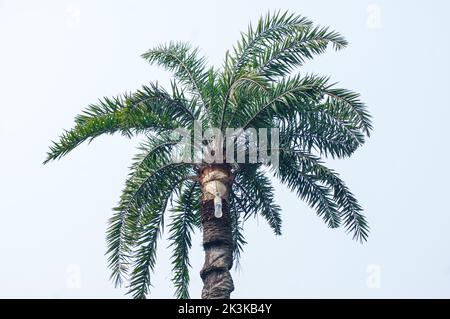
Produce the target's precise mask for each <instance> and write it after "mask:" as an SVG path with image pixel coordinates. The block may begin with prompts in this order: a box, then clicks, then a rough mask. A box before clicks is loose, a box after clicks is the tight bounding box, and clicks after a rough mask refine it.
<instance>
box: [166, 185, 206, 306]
mask: <svg viewBox="0 0 450 319" xmlns="http://www.w3.org/2000/svg"><path fill="white" fill-rule="evenodd" d="M200 197H201V193H200V189H199V185H198V183H197V182H196V181H188V182H187V183H186V185H185V187H184V188H183V189H182V190H181V195H180V197H179V198H178V199H177V200H176V202H175V206H174V208H173V210H172V211H173V216H172V223H171V224H170V225H169V228H170V230H169V233H170V236H169V241H171V244H170V246H169V247H173V255H172V265H173V269H172V271H173V273H174V276H173V278H172V281H173V283H174V285H175V288H176V291H175V295H176V297H177V298H179V299H189V268H190V263H189V250H190V248H191V246H192V241H191V233H192V232H193V230H194V228H196V227H200V200H199V199H200Z"/></svg>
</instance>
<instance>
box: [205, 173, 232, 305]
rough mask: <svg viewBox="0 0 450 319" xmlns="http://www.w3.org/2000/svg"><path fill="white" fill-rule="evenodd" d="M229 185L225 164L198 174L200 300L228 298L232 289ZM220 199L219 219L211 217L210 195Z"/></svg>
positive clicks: (229, 178)
mask: <svg viewBox="0 0 450 319" xmlns="http://www.w3.org/2000/svg"><path fill="white" fill-rule="evenodd" d="M231 183H232V175H231V170H230V167H229V166H228V165H227V164H211V165H208V166H204V167H203V168H202V169H201V172H200V185H201V187H202V192H203V195H202V225H203V248H204V250H205V264H204V265H203V268H202V270H201V271H200V276H201V278H202V280H203V290H202V298H203V299H229V298H230V294H231V292H232V291H233V290H234V285H233V279H232V278H231V274H230V269H231V267H232V266H233V242H232V235H231V218H230V210H229V205H228V195H229V190H230V187H231ZM217 192H218V193H219V194H220V197H221V198H222V217H220V218H216V217H215V216H214V196H215V194H216V193H217Z"/></svg>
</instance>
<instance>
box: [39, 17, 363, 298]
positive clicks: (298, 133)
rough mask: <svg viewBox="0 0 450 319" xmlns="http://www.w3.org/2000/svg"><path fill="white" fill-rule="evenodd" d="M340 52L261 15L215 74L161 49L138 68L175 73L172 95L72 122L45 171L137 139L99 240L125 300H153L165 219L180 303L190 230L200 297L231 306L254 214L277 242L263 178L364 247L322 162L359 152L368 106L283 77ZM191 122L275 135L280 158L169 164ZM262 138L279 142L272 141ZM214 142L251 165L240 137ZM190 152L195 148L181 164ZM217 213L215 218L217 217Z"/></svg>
mask: <svg viewBox="0 0 450 319" xmlns="http://www.w3.org/2000/svg"><path fill="white" fill-rule="evenodd" d="M346 45H347V42H346V40H345V39H344V38H343V37H342V36H341V35H340V34H339V33H337V32H335V31H331V30H329V28H326V27H320V26H313V24H312V23H311V21H309V20H308V19H306V18H304V17H302V16H299V15H295V14H289V13H287V12H274V13H268V14H267V15H265V16H263V17H261V18H260V19H259V21H258V24H257V25H256V26H252V25H250V26H249V28H248V31H247V32H246V33H244V34H242V38H241V39H240V41H239V42H238V43H237V45H236V46H235V47H234V48H233V50H232V51H231V52H227V53H226V56H225V61H224V64H223V66H222V68H220V69H217V68H214V67H207V64H206V60H205V59H204V58H203V57H201V56H200V53H199V51H198V50H197V49H193V48H191V46H190V45H188V44H185V43H173V42H171V43H168V44H166V45H161V46H158V47H156V48H154V49H151V50H149V51H148V52H146V53H144V54H143V55H142V57H143V58H144V59H145V60H147V61H148V62H150V63H156V64H158V65H160V66H163V67H164V68H166V69H167V70H169V71H171V72H172V73H173V81H172V82H171V88H170V90H165V89H164V88H162V87H161V86H159V85H158V84H149V85H145V86H143V87H142V88H141V89H139V90H137V91H136V92H134V93H125V94H123V95H120V96H118V97H113V98H104V99H102V100H100V101H99V102H98V103H96V104H93V105H90V106H89V107H88V108H87V109H85V110H84V111H83V113H82V114H80V115H78V116H77V117H76V118H75V126H74V128H72V129H71V130H69V131H65V132H64V133H63V134H62V136H61V137H60V138H59V140H58V141H57V142H53V144H52V146H51V147H50V151H49V152H48V156H47V159H46V160H45V162H44V163H47V162H49V161H51V160H56V159H59V158H61V157H62V156H64V155H66V154H67V153H68V152H70V151H71V150H73V149H74V148H75V147H77V146H78V145H80V144H81V143H83V142H85V141H91V140H92V139H94V138H95V137H97V136H100V135H102V134H113V133H116V132H120V133H121V134H122V135H125V136H127V137H133V136H136V135H143V137H144V141H143V142H142V144H141V146H140V152H139V154H138V155H136V156H135V158H134V161H133V164H132V165H131V173H130V174H129V177H128V179H127V181H126V183H125V188H124V190H123V193H122V195H121V197H120V201H119V204H118V206H117V207H116V208H114V215H113V216H112V217H111V219H110V221H109V227H108V230H107V243H108V251H107V255H108V256H109V258H108V262H109V267H110V268H111V271H112V275H111V279H112V280H113V281H114V283H115V284H116V286H119V285H121V284H122V283H123V282H124V281H125V280H126V281H127V285H128V287H129V293H130V294H132V296H133V297H135V298H145V296H146V295H147V294H148V293H149V286H150V280H151V274H152V271H153V268H154V266H155V259H156V247H157V240H158V238H159V237H160V235H161V233H162V231H163V228H164V225H165V223H164V219H165V214H166V211H169V212H170V214H171V216H170V217H171V221H170V223H169V224H168V225H167V226H168V231H169V237H168V239H169V240H170V242H171V244H170V248H171V249H172V250H173V258H172V265H173V278H172V280H173V283H174V285H175V288H176V296H177V297H179V298H189V292H188V286H189V277H190V275H189V268H190V263H189V255H188V252H189V249H190V248H191V235H192V232H193V231H194V230H195V229H197V228H198V229H200V230H201V231H202V232H203V247H204V251H205V263H204V266H203V268H202V269H201V272H200V275H201V278H202V280H203V283H204V287H203V290H202V298H229V297H230V294H231V292H232V291H233V290H234V285H233V280H232V278H231V275H230V269H231V268H232V265H233V262H234V263H237V262H238V260H239V256H240V254H241V253H242V248H243V246H244V244H245V243H246V242H245V238H244V235H243V222H244V221H245V220H247V219H248V218H249V217H251V216H256V215H258V214H259V215H260V216H262V218H264V219H265V220H267V222H268V224H269V225H270V227H271V228H272V230H273V232H274V233H275V234H276V235H280V234H281V220H282V218H281V210H280V207H279V206H278V205H277V204H276V203H275V202H274V194H273V192H274V188H273V187H272V185H271V179H270V178H269V177H268V175H269V174H270V175H273V176H275V177H277V178H278V179H279V180H280V181H281V182H282V183H283V184H285V185H287V187H288V188H289V189H290V190H292V191H294V192H296V194H297V195H298V197H300V198H301V199H303V200H305V201H306V202H307V203H308V204H309V205H310V206H311V207H312V208H313V209H315V211H316V212H317V214H318V215H319V216H320V217H322V218H323V220H324V221H325V223H326V224H327V225H328V227H330V228H336V227H339V226H340V225H343V226H344V227H345V228H346V230H347V231H348V232H351V233H352V234H353V238H354V239H356V240H358V241H361V242H362V241H365V240H366V239H367V235H368V225H367V222H366V219H365V217H364V216H363V215H362V208H361V206H360V205H359V204H358V202H357V200H356V198H355V196H354V195H353V194H352V193H351V192H350V190H349V189H348V188H347V186H346V185H345V184H344V182H343V181H342V180H341V179H340V177H339V175H338V174H337V173H336V172H335V171H333V170H332V169H330V168H328V167H327V166H325V164H324V162H323V159H322V158H326V157H331V158H345V157H349V156H350V155H352V154H353V152H355V150H356V149H357V148H358V147H359V146H361V145H362V144H363V143H364V141H365V137H368V136H369V134H370V131H371V129H372V125H371V121H370V115H369V113H368V111H367V109H366V106H365V105H364V104H363V103H362V102H360V100H359V95H358V94H356V93H353V92H351V91H348V90H346V89H341V88H336V87H335V84H331V83H329V79H328V77H323V76H318V75H314V74H297V75H291V73H292V72H293V71H294V70H295V69H298V67H300V66H302V65H303V64H304V62H306V60H308V59H312V58H313V57H314V56H315V55H318V54H321V53H323V52H324V51H325V50H326V48H327V47H328V46H332V47H333V48H334V49H335V50H339V49H342V48H344V47H345V46H346ZM196 123H197V125H200V126H201V129H203V130H205V129H208V128H213V127H216V128H219V129H220V132H225V130H226V128H230V127H232V128H243V129H244V130H246V129H249V128H254V129H259V128H266V129H268V132H269V131H270V132H272V130H270V129H272V128H278V129H279V136H278V146H276V147H274V146H273V145H272V143H271V144H270V145H268V146H267V148H268V150H267V151H268V153H269V154H271V155H273V154H277V156H278V160H277V161H276V165H275V164H274V163H275V162H274V161H259V162H257V163H254V162H253V163H250V162H249V161H246V162H244V163H234V162H227V161H226V159H225V161H219V160H215V161H212V162H206V161H201V162H198V161H174V160H173V159H174V156H175V155H176V154H179V153H180V136H175V135H174V134H173V131H174V130H175V129H177V128H183V129H185V130H187V131H188V132H192V131H193V130H194V128H195V125H196ZM198 123H199V124H198ZM269 138H270V139H273V140H275V136H274V135H273V134H270V133H269ZM213 140H214V138H212V139H206V138H204V139H201V145H202V147H204V146H205V145H206V146H207V147H209V150H208V151H212V153H211V154H212V155H214V152H218V151H224V152H226V151H227V150H228V151H229V150H230V149H232V151H233V153H234V150H235V149H236V148H238V147H242V145H245V146H244V150H245V156H248V155H249V145H250V144H249V143H247V142H248V139H247V138H245V139H244V142H242V139H239V138H237V139H236V140H234V142H233V143H226V146H225V145H224V144H218V143H215V144H214V143H212V142H213ZM239 141H240V142H239ZM245 141H247V142H245ZM239 143H240V144H239ZM218 145H219V146H218ZM220 145H221V146H220ZM222 147H223V149H221V148H222ZM225 148H227V149H225ZM259 151H261V150H259ZM195 152H198V149H197V150H196V148H194V150H193V151H192V152H191V151H189V154H190V155H192V154H193V153H195ZM246 158H247V157H246ZM217 204H218V205H217ZM220 205H222V216H221V217H216V216H215V212H216V211H217V210H218V209H219V210H220V207H218V206H220ZM169 206H170V209H169V208H168V207H169Z"/></svg>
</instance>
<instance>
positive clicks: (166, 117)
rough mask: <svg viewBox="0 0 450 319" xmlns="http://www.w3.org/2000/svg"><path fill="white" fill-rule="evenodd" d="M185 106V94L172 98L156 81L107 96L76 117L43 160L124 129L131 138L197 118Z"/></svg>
mask: <svg viewBox="0 0 450 319" xmlns="http://www.w3.org/2000/svg"><path fill="white" fill-rule="evenodd" d="M186 105H187V103H186V100H185V99H184V98H183V97H182V96H180V95H178V96H176V97H175V98H173V97H172V96H171V95H170V94H168V93H167V92H166V91H165V90H164V89H162V88H160V87H159V86H158V85H156V84H152V85H150V86H143V88H142V89H141V90H138V91H136V92H135V93H133V94H128V93H126V94H124V95H122V96H119V97H116V98H104V99H103V100H100V101H99V102H98V103H97V104H93V105H90V106H89V107H88V108H87V109H86V110H84V111H83V113H82V114H80V115H78V116H77V117H76V118H75V124H76V125H75V127H74V128H73V129H71V130H69V131H65V132H64V134H62V136H61V137H60V138H59V141H58V142H53V145H52V146H51V147H50V151H49V152H48V153H47V159H46V160H45V162H44V163H48V162H49V161H51V160H56V159H59V158H61V157H62V156H64V155H66V154H67V153H69V152H70V151H71V150H73V149H74V148H76V147H77V146H78V145H80V144H81V143H83V142H84V141H87V140H89V141H92V140H93V139H94V138H96V137H98V136H100V135H103V134H113V133H116V132H121V133H122V134H123V135H125V136H128V137H130V136H132V135H134V134H138V133H145V132H151V131H154V132H164V131H169V130H173V129H174V128H176V127H179V126H185V125H186V124H187V123H189V122H192V121H193V119H195V117H194V115H193V114H192V112H191V111H190V110H189V109H188V108H187V107H186Z"/></svg>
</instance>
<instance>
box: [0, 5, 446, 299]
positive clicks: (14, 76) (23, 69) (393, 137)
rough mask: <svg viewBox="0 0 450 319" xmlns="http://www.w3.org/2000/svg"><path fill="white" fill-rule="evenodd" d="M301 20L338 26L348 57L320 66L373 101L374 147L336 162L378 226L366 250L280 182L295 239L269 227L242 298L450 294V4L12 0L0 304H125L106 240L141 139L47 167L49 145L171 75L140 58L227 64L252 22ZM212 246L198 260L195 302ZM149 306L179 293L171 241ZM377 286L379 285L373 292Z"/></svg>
mask: <svg viewBox="0 0 450 319" xmlns="http://www.w3.org/2000/svg"><path fill="white" fill-rule="evenodd" d="M278 8H281V9H289V10H291V11H292V12H296V13H301V14H303V15H305V16H307V17H309V18H311V19H313V21H314V22H316V23H319V24H322V25H330V26H332V27H333V28H334V29H336V30H337V31H339V32H341V33H342V34H343V35H344V36H345V37H346V38H347V39H348V40H349V42H350V45H349V47H348V48H347V49H345V50H343V51H340V52H338V53H336V52H332V51H329V52H328V53H327V54H325V55H323V56H321V57H319V58H317V59H316V60H315V61H314V62H310V63H308V65H307V66H306V67H305V69H306V70H307V71H314V72H316V73H319V74H323V75H331V76H332V79H333V80H336V81H339V82H340V85H341V86H343V87H345V88H349V89H352V90H356V91H358V92H360V93H361V94H362V97H363V99H364V101H365V102H366V103H367V104H368V105H369V107H370V110H371V112H372V114H373V116H374V125H375V130H374V133H373V137H372V138H371V139H369V140H368V143H367V144H366V145H365V146H364V147H363V148H362V149H360V150H359V151H358V152H357V153H356V154H355V156H354V157H352V158H351V159H349V160H344V161H339V162H333V163H331V166H332V167H333V168H335V169H337V170H338V171H339V172H340V173H341V176H342V177H343V178H344V180H345V181H346V182H347V184H348V186H349V187H350V188H351V189H352V190H353V192H354V193H355V194H356V196H357V197H358V199H359V200H360V202H361V204H362V205H363V206H364V208H365V210H366V213H367V216H368V220H369V222H370V225H371V229H372V231H371V236H370V238H369V242H368V243H367V244H365V245H360V244H358V243H356V242H354V241H352V240H351V237H350V236H348V235H346V234H345V233H344V231H343V230H342V229H338V230H330V229H328V228H327V227H326V226H325V224H324V223H323V222H322V220H321V219H320V218H319V217H317V216H316V215H315V213H314V212H313V211H312V210H311V209H309V208H308V207H307V206H306V205H305V204H304V203H302V202H300V200H297V199H296V197H295V196H294V194H291V193H290V192H289V191H287V190H286V189H285V188H284V187H282V186H280V185H278V184H277V194H276V195H277V199H278V203H279V204H280V205H281V206H282V208H283V218H284V227H283V233H284V234H283V236H282V237H278V238H276V237H274V236H273V235H272V234H271V231H270V230H269V229H268V227H267V226H266V225H265V224H264V222H263V221H260V222H258V221H256V220H251V221H250V222H249V223H248V224H247V226H246V235H247V240H248V242H249V244H248V245H247V246H246V247H245V253H244V256H243V259H242V261H241V264H242V267H241V270H240V271H237V272H234V274H233V276H234V281H235V286H236V291H235V292H234V293H233V297H236V298H237V297H241V298H250V297H259V298H272V297H273V298H321V297H323V298H347V297H358V298H381V297H384V298H398V297H407V298H408V297H425V298H426V297H437V298H442V297H446V298H449V297H450V255H449V244H450V233H449V229H450V211H449V208H448V190H449V187H448V183H447V181H448V180H449V178H450V173H449V169H448V163H449V161H450V145H449V139H448V137H449V136H450V126H449V118H450V108H449V104H450V95H449V87H450V60H449V58H448V57H449V56H450V37H449V36H448V30H449V29H450V22H449V19H448V13H449V12H450V11H449V9H450V5H449V2H448V1H444V0H442V1H437V0H436V1H414V2H412V1H395V2H394V1H381V0H380V1H370V2H369V1H361V0H359V1H331V0H328V1H323V0H322V1H298V0H297V1H277V2H276V4H275V2H274V1H221V2H220V3H219V2H218V1H217V3H216V2H214V1H160V2H156V1H152V2H150V1H146V2H144V1H121V2H120V3H119V2H118V1H19V0H17V1H16V0H14V1H12V0H0V96H1V101H2V102H1V104H0V111H1V113H0V114H1V116H0V149H1V157H0V161H1V162H0V203H1V211H0V213H1V215H0V216H1V222H0V225H1V230H0V261H1V263H0V297H26V298H28V297H39V298H48V297H50V298H79V297H81V298H82V297H87V298H91V297H95V298H103V297H107V298H121V297H123V295H124V294H123V293H124V290H123V289H122V290H121V289H115V288H114V287H113V285H112V284H111V282H109V281H108V277H109V270H108V269H107V267H106V258H105V256H104V253H105V251H106V248H105V229H106V221H107V219H108V217H109V216H110V215H111V208H112V207H113V206H114V205H115V204H116V202H117V200H118V198H119V194H120V192H121V190H122V187H123V184H124V181H125V177H126V175H127V173H128V171H127V167H128V166H129V164H130V162H131V157H132V155H133V154H134V151H135V145H136V142H137V141H138V140H136V141H131V142H130V141H129V140H126V139H124V138H122V137H120V136H114V137H111V136H106V137H102V138H99V139H97V140H96V141H95V142H93V143H91V145H89V146H87V145H83V146H81V147H80V148H79V149H77V150H75V151H74V152H72V153H71V154H70V155H69V156H67V157H66V158H64V159H63V160H61V161H59V162H56V163H52V164H51V165H47V166H43V165H42V164H41V163H42V161H43V160H44V158H45V154H46V151H47V148H48V145H49V144H50V141H51V140H54V139H56V138H57V137H58V135H59V134H60V133H61V132H62V129H63V128H70V127H72V124H73V118H74V116H75V115H76V114H77V113H79V111H81V109H83V108H84V107H86V106H87V105H88V104H89V103H92V102H95V101H96V99H97V98H99V97H103V96H111V95H117V94H119V93H122V92H124V91H127V90H134V89H136V88H138V87H139V86H140V85H142V84H146V83H148V82H150V81H155V80H159V81H160V82H161V83H163V84H164V83H168V82H167V81H168V79H169V74H168V73H165V72H163V71H162V70H160V69H157V68H156V67H150V66H149V65H147V64H146V62H145V61H144V60H142V59H141V58H140V54H141V53H143V52H144V51H145V50H147V49H149V48H151V47H153V46H156V45H158V44H160V43H162V42H166V41H170V40H184V41H190V42H192V43H193V44H194V45H196V46H199V47H200V48H201V49H202V52H203V53H204V54H205V55H206V56H208V58H209V61H210V62H211V63H212V64H214V65H216V66H219V65H220V64H221V62H222V61H223V57H224V54H225V51H226V50H227V49H229V48H231V46H232V45H233V44H234V43H235V41H236V40H237V39H238V37H239V32H240V31H241V30H242V31H244V30H245V29H246V27H247V25H248V22H249V21H250V19H252V20H253V21H256V19H257V18H258V17H259V15H260V14H263V13H266V11H267V10H268V9H278ZM200 244H201V241H200V237H199V236H198V235H197V236H196V237H195V238H194V247H193V249H192V253H191V261H192V266H193V269H192V273H191V277H192V281H191V295H192V297H199V296H200V290H201V280H200V278H199V276H198V272H199V270H200V268H201V265H202V263H203V252H202V249H201V245H200ZM159 247H160V249H159V251H158V264H157V269H156V274H155V275H154V277H153V284H154V288H153V289H152V296H153V297H157V298H160V297H172V296H173V291H174V290H173V287H172V284H171V282H170V277H171V272H170V269H171V267H170V263H169V253H170V251H169V250H168V249H167V248H166V247H167V242H164V241H162V242H161V243H160V245H159ZM377 287H378V288H377Z"/></svg>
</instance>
